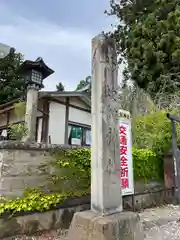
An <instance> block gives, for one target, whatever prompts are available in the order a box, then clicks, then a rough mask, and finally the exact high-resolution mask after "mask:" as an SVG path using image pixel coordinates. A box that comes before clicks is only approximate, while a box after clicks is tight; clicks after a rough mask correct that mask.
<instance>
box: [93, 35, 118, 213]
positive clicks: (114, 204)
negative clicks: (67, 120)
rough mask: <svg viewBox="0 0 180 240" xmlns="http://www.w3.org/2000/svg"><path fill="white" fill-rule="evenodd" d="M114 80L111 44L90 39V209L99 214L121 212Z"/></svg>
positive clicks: (110, 42) (116, 101)
mask: <svg viewBox="0 0 180 240" xmlns="http://www.w3.org/2000/svg"><path fill="white" fill-rule="evenodd" d="M117 77H118V67H117V56H116V49H115V44H114V41H113V40H112V39H106V37H105V36H104V35H103V34H101V35H99V36H97V37H95V38H94V39H93V40H92V100H91V101H92V104H91V113H92V128H91V129H92V149H91V209H92V211H93V212H95V213H98V214H101V215H107V214H110V213H115V212H121V211H122V193H121V182H120V157H119V151H120V150H119V145H120V141H119V123H118V107H119V106H118V99H117V92H118V83H117ZM112 196H113V198H112Z"/></svg>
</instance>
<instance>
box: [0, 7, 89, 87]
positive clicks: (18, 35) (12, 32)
mask: <svg viewBox="0 0 180 240" xmlns="http://www.w3.org/2000/svg"><path fill="white" fill-rule="evenodd" d="M0 8H1V6H0ZM1 9H2V8H1ZM11 14H12V13H11V12H10V11H9V10H8V9H7V8H4V11H3V16H4V18H3V22H2V21H0V33H1V41H2V43H5V44H8V45H10V46H13V47H15V48H16V51H17V52H21V53H23V54H24V55H25V58H26V59H31V60H33V59H34V60H35V59H36V58H37V57H38V56H41V57H43V59H44V60H45V61H46V62H47V64H48V65H49V66H50V67H52V68H53V69H54V70H55V73H54V74H53V75H52V76H51V77H49V78H48V79H47V80H45V86H46V88H47V89H48V90H54V89H55V85H56V84H57V83H58V82H59V81H63V82H64V83H65V86H66V89H74V88H75V86H76V85H77V83H78V82H79V80H81V79H82V78H85V77H86V76H87V75H89V70H90V62H91V61H90V54H91V38H92V34H91V33H90V32H88V31H87V32H85V31H81V30H79V29H64V28H62V27H61V26H58V25H56V24H53V23H50V22H47V21H30V20H28V19H24V18H22V17H21V16H18V15H15V13H13V14H12V15H11ZM1 19H2V15H1V17H0V20H1ZM6 19H7V21H5V20H6ZM11 19H12V20H11ZM78 63H79V65H78ZM77 65H78V66H77ZM75 66H76V67H75ZM80 69H81V72H80Z"/></svg>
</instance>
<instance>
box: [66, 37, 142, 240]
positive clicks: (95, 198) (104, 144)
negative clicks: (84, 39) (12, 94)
mask: <svg viewBox="0 0 180 240" xmlns="http://www.w3.org/2000/svg"><path fill="white" fill-rule="evenodd" d="M117 72H118V68H117V56H116V48H115V42H114V40H113V39H111V38H109V37H106V36H105V35H104V34H100V35H99V36H97V37H95V38H94V39H93V40H92V149H91V151H92V154H91V210H90V211H85V212H81V213H76V214H75V215H74V218H73V220H72V223H71V226H70V229H69V240H74V239H77V240H86V239H87V240H100V239H101V240H142V239H143V232H142V231H141V226H140V223H139V216H138V214H136V213H133V212H123V211H122V210H123V209H122V193H121V181H120V142H119V122H118V112H119V106H118V97H117V95H118V82H117Z"/></svg>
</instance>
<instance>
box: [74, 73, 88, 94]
mask: <svg viewBox="0 0 180 240" xmlns="http://www.w3.org/2000/svg"><path fill="white" fill-rule="evenodd" d="M86 87H88V89H87V91H88V92H90V90H91V76H88V77H86V79H85V80H81V81H80V82H79V83H78V85H77V87H76V91H78V90H83V89H84V88H86Z"/></svg>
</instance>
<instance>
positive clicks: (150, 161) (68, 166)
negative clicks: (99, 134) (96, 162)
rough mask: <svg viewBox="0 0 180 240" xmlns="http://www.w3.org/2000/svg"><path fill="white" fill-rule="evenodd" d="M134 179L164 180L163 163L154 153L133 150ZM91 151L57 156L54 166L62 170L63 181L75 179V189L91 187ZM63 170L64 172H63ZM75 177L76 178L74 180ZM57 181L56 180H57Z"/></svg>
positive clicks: (59, 153) (79, 150)
mask: <svg viewBox="0 0 180 240" xmlns="http://www.w3.org/2000/svg"><path fill="white" fill-rule="evenodd" d="M132 155H133V168H134V179H135V180H136V181H143V182H147V181H150V180H161V179H163V161H162V159H161V158H159V157H158V156H157V155H156V154H155V153H154V152H153V151H151V150H148V149H136V148H133V151H132ZM90 158H91V150H90V149H71V150H61V151H58V152H57V153H56V155H55V160H54V164H55V165H56V167H57V168H59V169H61V177H60V178H59V179H58V178H57V179H58V180H59V181H61V180H63V179H64V180H65V179H66V180H70V179H73V184H74V188H75V189H76V188H77V187H78V186H79V184H80V183H81V184H82V183H83V184H82V185H81V187H82V188H83V187H85V188H87V187H88V186H90ZM62 169H63V171H62ZM74 176H75V178H74ZM57 179H56V180H57Z"/></svg>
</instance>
